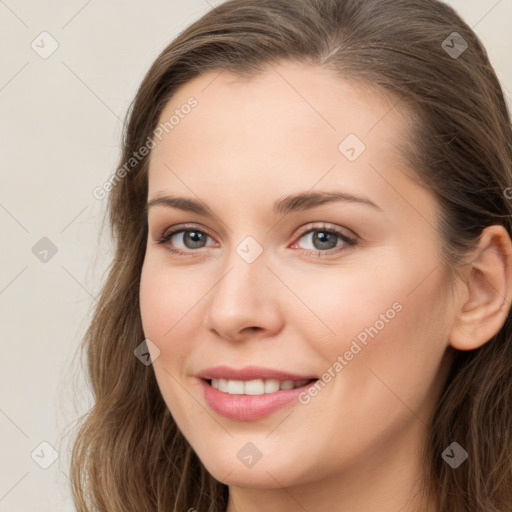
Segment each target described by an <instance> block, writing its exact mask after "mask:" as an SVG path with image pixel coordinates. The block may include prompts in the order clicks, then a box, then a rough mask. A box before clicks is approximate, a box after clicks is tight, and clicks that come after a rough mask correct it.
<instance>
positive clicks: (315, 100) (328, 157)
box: [149, 63, 414, 198]
mask: <svg viewBox="0 0 512 512" xmlns="http://www.w3.org/2000/svg"><path fill="white" fill-rule="evenodd" d="M191 98H193V99H194V101H195V102H196V103H195V106H194V107H193V108H192V109H190V108H188V107H185V106H186V105H187V104H190V102H191ZM173 116H174V119H173V123H171V124H172V126H171V127H169V126H168V127H167V128H168V130H164V131H163V133H162V135H161V140H155V142H156V143H157V144H156V147H155V148H154V149H153V150H152V154H151V159H150V168H149V169H150V170H149V193H150V195H151V194H152V193H153V194H154V193H157V192H161V191H165V190H168V191H169V190H173V191H175V190H176V189H179V191H180V192H188V194H189V195H190V193H191V191H192V192H196V193H197V194H199V195H201V194H204V193H208V194H210V193H211V192H213V191H217V192H219V193H225V192H226V187H229V189H230V190H231V191H232V192H233V194H231V195H230V197H231V198H235V194H238V195H239V196H240V197H241V196H244V195H245V196H247V194H252V195H257V194H263V196H264V195H265V193H267V192H268V191H269V190H276V191H277V192H280V193H281V194H282V193H283V190H285V191H286V192H289V193H293V192H296V191H303V190H304V189H312V188H313V187H315V186H316V185H317V184H318V186H319V187H321V186H328V187H331V186H346V187H347V188H349V189H355V188H357V189H359V190H361V188H363V189H364V190H367V191H369V192H370V193H374V194H378V193H379V190H382V189H384V188H386V187H387V188H389V183H386V181H387V178H390V179H391V181H393V179H392V178H393V177H392V176H389V174H390V173H392V174H396V173H399V172H401V171H405V170H407V171H408V169H407V162H406V161H405V159H404V156H403V151H401V149H400V146H401V145H402V144H403V143H404V142H406V141H407V140H408V136H409V135H410V133H411V130H412V126H413V122H414V121H413V116H412V115H411V114H410V112H409V111H408V109H407V108H406V107H405V106H404V105H403V104H402V103H401V102H400V101H399V100H398V98H395V97H393V96H391V95H389V94H384V93H383V92H382V91H379V90H378V89H376V88H374V87H371V86H369V85H364V84H362V83H360V82H355V81H349V80H347V79H345V78H342V77H341V76H336V75H334V74H333V73H332V72H331V71H329V70H327V69H325V68H321V67H318V66H309V65H304V64H297V63H282V64H279V65H272V66H269V67H268V68H267V69H266V70H265V71H264V72H262V73H259V74H258V75H256V76H254V77H251V78H250V79H248V78H241V77H239V76H235V75H233V74H231V73H229V72H227V71H219V70H216V71H211V72H208V73H205V74H204V75H202V76H199V77H197V78H195V79H193V80H191V81H189V82H187V83H186V84H184V85H183V86H181V87H180V89H179V90H178V91H177V92H176V93H175V94H174V96H173V98H172V99H171V100H170V101H169V103H168V104H167V106H166V107H165V109H164V111H163V112H162V114H161V116H160V120H159V123H160V125H161V126H164V123H166V122H167V123H168V121H169V120H170V119H171V118H172V117H173ZM168 125H169V123H168ZM171 171H172V172H171ZM388 181H389V180H388ZM187 188H188V190H187ZM388 193H389V191H388ZM404 193H407V191H404ZM263 196H262V197H263Z"/></svg>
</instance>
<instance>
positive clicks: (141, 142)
mask: <svg viewBox="0 0 512 512" xmlns="http://www.w3.org/2000/svg"><path fill="white" fill-rule="evenodd" d="M454 32H456V33H457V34H458V35H454V34H453V33H454ZM450 37H451V39H450ZM446 42H448V43H446ZM466 45H467V48H466ZM454 52H458V53H454ZM282 60H291V61H295V62H303V63H313V64H317V65H320V66H325V67H327V68H329V69H331V70H333V71H334V72H338V73H340V75H342V76H345V77H347V78H348V79H352V80H360V81H363V82H364V83H368V84H372V85H374V86H376V87H379V88H381V89H382V90H383V91H386V92H388V93H391V94H392V95H394V97H395V98H396V99H397V101H401V102H403V104H406V105H408V107H409V108H410V112H411V115H414V116H415V118H414V119H415V121H416V122H415V129H414V133H411V134H410V145H409V146H408V148H404V153H406V154H405V156H406V157H407V158H408V161H409V163H410V168H411V169H413V170H414V174H415V176H416V177H417V179H418V180H419V181H420V182H421V183H422V184H423V185H424V186H425V187H426V188H427V189H428V190H430V191H431V192H432V193H433V194H434V196H435V197H436V199H437V200H438V203H439V208H440V218H439V226H438V234H439V236H440V237H442V240H443V254H442V255H441V257H442V260H443V265H445V266H446V268H447V269H448V271H449V272H448V275H449V276H450V278H451V277H453V275H454V272H453V270H455V269H456V267H457V265H458V264H459V263H460V262H461V261H462V260H463V258H464V255H465V254H467V251H468V250H470V249H473V248H474V247H475V246H476V244H477V242H478V240H479V236H480V234H481V232H482V230H483V228H485V227H486V226H490V225H493V224H502V225H503V226H505V228H506V229H507V231H508V233H509V234H512V225H511V218H512V205H511V202H510V201H507V199H506V197H505V196H504V190H505V189H506V188H507V187H509V186H510V184H512V130H511V122H510V115H509V111H508V108H507V105H506V102H505V100H504V96H503V92H502V89H501V87H500V84H499V81H498V79H497V77H496V74H495V72H494V70H493V68H492V66H491V64H490V63H489V60H488V56H487V53H486V51H485V49H484V48H483V46H482V44H481V43H480V41H479V39H478V38H477V36H476V35H475V33H474V32H473V30H472V29H471V28H470V27H469V26H468V25H467V24H466V23H465V22H464V21H463V20H461V18H460V17H459V16H458V15H457V14H456V12H455V11H454V10H453V9H452V8H451V7H448V6H447V5H445V4H443V3H441V2H439V1H437V0H230V1H227V2H225V3H224V4H221V5H220V6H218V7H216V8H214V9H212V10H211V11H209V12H208V13H207V14H206V15H205V16H203V17H202V18H201V19H199V20H198V21H197V22H195V23H194V24H192V25H191V26H190V27H188V28H187V29H186V30H184V31H183V32H182V33H181V34H180V35H179V36H178V37H177V38H176V39H175V40H174V41H173V42H172V43H171V44H170V45H169V46H167V48H165V50H164V51H163V52H162V53H161V54H160V55H159V56H158V58H157V59H156V61H155V62H154V63H153V65H152V66H151V68H150V70H149V71H148V73H147V74H146V76H145V78H144V80H143V82H142V84H141V85H140V88H139V90H138V92H137V95H136V97H135V99H134V101H133V103H132V105H131V107H130V110H129V112H128V115H127V121H126V123H125V132H124V137H123V154H122V157H121V164H120V167H121V166H123V165H124V164H125V163H126V162H128V161H129V160H130V158H132V157H133V155H134V153H135V152H137V151H138V150H139V149H140V148H141V147H143V146H145V145H146V144H147V139H148V137H151V135H152V134H153V131H154V130H155V128H156V127H157V123H158V120H159V117H160V114H161V113H162V110H163V108H164V106H165V105H166V103H167V102H168V101H169V99H170V98H171V97H172V96H173V94H174V92H175V91H176V90H177V88H178V87H180V86H181V85H182V84H184V83H186V82H187V81H189V80H191V79H192V78H194V77H196V76H198V75H199V74H202V73H205V72H206V71H209V70H212V71H219V72H220V71H222V70H226V71H229V72H231V73H235V74H238V75H240V76H244V77H251V76H254V75H255V74H257V73H258V72H261V71H263V70H264V69H265V66H268V65H272V64H273V63H277V62H279V61H282ZM199 108H200V106H199ZM132 163H134V162H132ZM125 169H126V168H125ZM147 170H148V157H147V156H146V157H144V158H142V159H141V160H140V161H137V162H136V164H134V165H133V167H132V168H130V169H129V170H128V172H124V173H123V176H122V179H120V180H119V182H116V183H115V184H114V186H113V189H112V191H111V193H110V196H109V210H108V214H109V220H110V226H111V230H112V236H113V238H114V242H115V244H116V252H115V257H114V259H113V262H112V265H111V267H110V269H109V275H108V278H107V279H106V282H105V283H104V286H103V288H102V291H101V296H100V299H99V302H98V304H97V307H96V309H95V312H94V316H93V318H92V322H91V323H90V326H89V329H88V331H87V333H86V336H85V338H84V340H83V344H82V348H83V349H84V350H85V352H86V357H87V363H88V373H89V378H90V382H91V386H92V391H93V395H94V402H95V403H94V406H93V408H92V410H91V411H90V412H89V414H88V415H87V416H86V418H85V420H84V421H83V423H82V424H81V426H80V430H79V431H78V433H77V436H76V440H75V442H74V446H73V451H72V459H71V481H72V491H73V495H74V500H75V504H76V507H77V510H78V511H79V512H85V511H90V512H92V511H95V512H96V511H104V512H107V511H108V512H126V511H127V510H132V511H136V512H150V511H151V512H155V511H162V512H163V511H165V512H171V511H173V512H178V511H180V512H181V511H184V510H188V509H190V508H194V509H196V510H197V511H199V512H206V511H211V512H224V511H225V510H226V506H227V501H228V488H227V486H226V485H223V484H222V483H220V482H218V481H216V480H215V479H214V478H213V477H212V476H211V475H210V474H209V473H208V472H207V470H206V469H205V467H204V466H203V465H202V463H201V462H200V460H199V459H198V457H197V456H196V455H195V453H194V452H193V450H192V448H191V447H190V445H189V444H188V443H187V441H186V440H185V438H184V437H183V435H182V433H181V432H180V431H179V429H178V428H177V426H176V424H175V422H174V420H173V419H172V416H171V414H170V413H169V411H168V409H167V407H166V405H165V403H164V401H163V398H162V396H161V394H160V391H159V389H158V386H157V383H156V380H155V376H154V372H153V369H152V367H151V366H145V365H144V364H141V362H140V361H139V360H138V359H137V358H136V357H134V349H135V348H136V347H137V346H138V345H139V344H140V343H141V342H142V340H143V339H144V333H143V330H142V324H141V318H140V310H139V302H138V300H139V278H140V274H141V268H142V264H143V260H144V254H145V247H146V237H147V219H146V216H145V210H144V207H145V202H146V200H147ZM453 441H457V442H458V443H459V444H460V445H461V446H462V447H463V448H464V449H465V450H466V451H467V452H468V453H469V454H470V460H469V461H467V463H465V464H462V465H461V466H460V467H459V468H457V469H456V470H454V469H452V468H451V467H450V466H449V465H448V464H446V463H445V462H444V460H442V458H441V454H442V452H443V451H444V450H445V448H446V447H448V446H449V445H450V444H451V443H452V442H453ZM425 450H426V452H425V453H426V457H427V459H426V460H427V463H428V473H429V475H430V477H429V478H430V480H429V481H428V482H426V485H427V486H428V487H429V489H431V490H432V499H434V500H435V503H436V506H437V509H438V510H439V511H440V512H467V511H468V510H474V511H482V512H483V511H485V512H505V511H511V510H512V456H511V454H512V324H511V320H510V315H509V316H508V317H507V320H506V322H505V324H504V326H503V328H502V329H501V330H500V332H499V333H498V334H497V335H496V336H495V337H494V338H493V339H492V340H490V341H489V342H488V343H486V344H484V345H483V346H482V347H481V348H480V349H477V350H472V351H465V352H462V351H457V353H456V357H455V359H454V363H453V365H452V367H451V372H450V375H449V377H448V379H447V382H446V384H445V387H444V390H443V392H442V395H441V397H440V400H439V403H438V406H437V409H436V411H435V414H434V419H433V424H432V426H431V435H430V440H429V444H428V446H427V447H426V448H425Z"/></svg>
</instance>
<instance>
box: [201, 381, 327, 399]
mask: <svg viewBox="0 0 512 512" xmlns="http://www.w3.org/2000/svg"><path fill="white" fill-rule="evenodd" d="M203 380H204V381H205V382H206V383H207V384H208V385H209V386H211V387H212V388H214V389H217V390H218V391H221V392H222V393H227V394H230V395H251V396H258V395H267V394H272V393H277V392H278V391H285V390H291V389H299V388H306V387H309V386H310V384H312V383H314V382H316V381H317V380H318V379H300V380H278V379H252V380H233V379H203Z"/></svg>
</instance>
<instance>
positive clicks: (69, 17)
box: [0, 0, 512, 512]
mask: <svg viewBox="0 0 512 512" xmlns="http://www.w3.org/2000/svg"><path fill="white" fill-rule="evenodd" d="M219 3H221V2H219V1H217V2H214V1H212V0H209V1H207V0H166V1H163V0H153V1H152V2H148V3H145V2H141V1H140V2H134V1H130V2H127V1H124V2H121V1H119V0H117V1H116V0H101V1H100V0H89V1H86V0H73V1H67V2H61V1H57V0H50V1H47V2H40V3H39V2H36V1H34V0H32V1H28V0H6V1H5V2H4V1H2V0H0V40H1V54H0V112H1V114H0V130H1V132H0V141H1V142H0V150H1V171H0V172H1V187H0V225H1V233H2V245H1V247H2V249H1V251H0V319H1V325H2V339H1V349H2V350H1V358H0V376H1V384H2V385H1V387H0V436H1V442H0V446H1V448H0V450H1V453H0V460H1V466H0V512H7V511H8V512H28V511H38V512H44V511H52V512H60V511H72V510H73V507H72V502H71V499H70V493H69V490H68V482H67V471H68V468H67V464H68V460H69V450H68V445H67V444H66V443H67V441H68V440H69V436H67V433H68V429H69V426H70V424H71V422H72V421H73V420H74V419H75V418H76V415H77V413H78V412H83V411H85V410H87V407H88V406H89V405H90V396H89V393H88V391H87V387H86V385H85V383H84V381H83V377H80V375H79V374H78V375H76V374H77V372H78V371H79V370H80V366H79V361H77V360H73V356H74V355H75V352H76V349H77V346H78V343H79V340H80V337H81V335H82V334H83V332H84V330H85V327H86V325H87V322H88V319H89V315H90V308H91V306H92V305H93V304H94V303H95V296H97V293H98V290H99V287H100V282H101V279H102V277H103V275H104V270H105V268H106V265H107V262H108V260H109V257H110V255H111V251H110V245H109V242H108V238H107V237H106V236H102V237H100V235H99V234H100V226H101V222H102V218H103V214H104V209H105V200H98V199H95V198H94V197H93V195H92V191H93V190H94V188H95V187H97V186H101V185H102V184H103V183H104V182H105V180H106V179H108V178H109V176H110V175H111V173H112V172H113V171H114V170H115V167H116V165H117V159H118V156H119V144H120V136H121V129H122V120H123V118H124V115H125V112H126V109H127V107H128V105H129V103H130V101H131V100H132V98H133V96H134V94H135V91H136V88H137V87H138V85H139V83H140V81H141V79H142V77H143V74H144V73H145V71H146V70H147V68H148V66H149V65H150V64H151V62H152V61H153V60H154V58H155V57H156V56H157V54H158V53H159V52H160V51H161V50H162V49H163V47H164V46H165V45H166V44H167V43H168V42H169V41H170V40H171V39H172V38H173V37H174V36H175V35H176V34H177V33H178V32H179V31H180V30H181V29H183V28H184V27H186V26H187V25H188V24H190V23H191V22H192V21H193V20H195V19H197V18H198V17H199V16H200V15H202V14H204V13H205V12H206V11H207V10H209V9H210V8H211V6H213V5H218V4H219ZM448 3H450V4H451V5H453V6H454V7H455V8H456V9H457V10H458V11H459V12H460V14H461V15H462V17H463V18H464V19H465V20H466V21H467V22H468V23H469V24H470V25H471V26H473V27H474V28H475V30H476V32H477V33H478V35H479V36H480V37H481V38H482V40H483V42H484V44H485V45H486V47H487V49H488V52H489V54H490V58H491V61H492V63H493V64H494V65H495V68H496V70H497V73H498V75H499V77H500V79H501V80H502V83H503V85H504V87H505V90H506V93H507V95H508V97H509V103H510V98H511V97H512V64H511V62H512V60H511V53H512V35H511V32H510V20H511V19H512V0H501V1H498V0H451V1H450V2H448ZM43 31H47V32H49V33H50V34H51V36H52V37H53V38H54V39H55V40H56V41H57V43H58V48H57V49H56V51H55V52H54V53H53V54H52V55H51V56H49V57H48V58H46V59H43V58H41V57H40V54H41V53H42V52H44V51H49V50H51V42H52V41H51V40H50V39H49V38H48V36H39V34H41V32H43ZM45 37H46V39H43V42H41V39H42V38H45ZM33 41H35V42H34V43H33V44H34V46H35V48H36V49H37V51H38V52H39V53H36V51H35V49H33V48H32V47H31V45H32V42H33ZM461 94H464V91H461ZM511 185H512V184H511ZM106 233H108V232H106ZM43 237H47V238H48V239H50V240H51V242H52V244H53V245H54V246H55V247H56V249H57V253H56V254H55V255H53V256H52V254H51V252H49V253H48V255H47V256H46V255H45V253H44V252H43V253H40V255H39V256H40V257H46V258H48V261H47V262H42V261H40V259H38V258H37V257H36V255H34V254H33V252H32V248H33V247H34V245H35V244H36V243H38V241H39V240H40V239H41V238H43ZM40 243H42V244H43V245H44V243H45V242H40ZM36 247H38V246H36ZM41 250H45V247H44V246H42V248H39V251H41ZM36 252H37V251H36ZM73 381H76V382H77V383H78V390H77V391H78V394H76V393H75V391H76V390H73V388H72V387H71V384H72V382H73ZM42 442H46V443H49V445H51V446H52V447H53V448H54V449H56V450H57V451H58V453H59V457H58V458H57V460H56V461H55V462H54V463H53V464H52V465H51V466H49V467H48V469H43V468H42V467H40V465H39V464H43V465H45V464H48V463H49V462H51V458H50V457H51V453H52V452H51V447H50V446H49V445H41V444H40V443H42ZM34 450H35V452H34ZM31 454H33V457H34V459H35V460H33V458H32V457H31ZM35 461H37V462H38V463H39V464H38V463H36V462H35Z"/></svg>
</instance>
